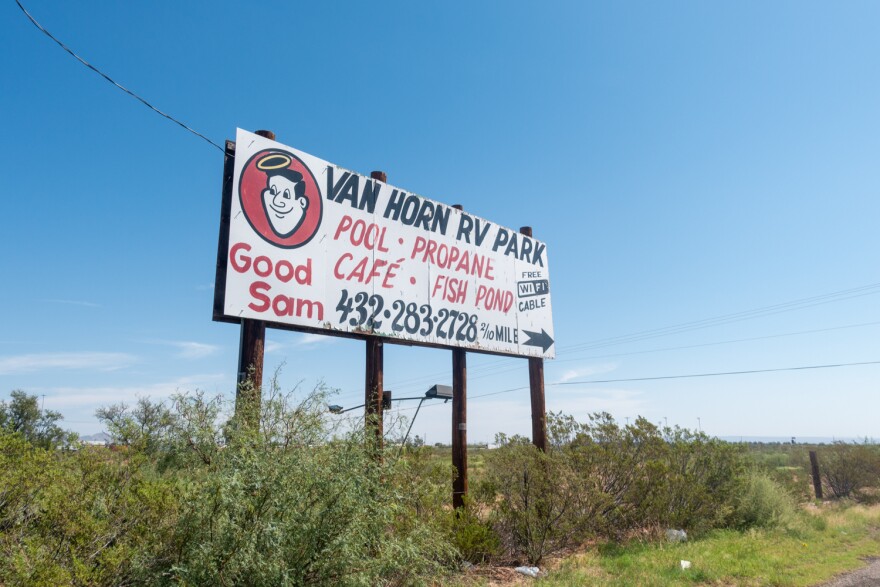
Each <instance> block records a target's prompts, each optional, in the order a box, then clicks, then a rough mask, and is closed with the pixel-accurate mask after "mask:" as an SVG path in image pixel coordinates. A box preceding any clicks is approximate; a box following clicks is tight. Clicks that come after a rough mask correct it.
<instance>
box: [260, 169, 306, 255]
mask: <svg viewBox="0 0 880 587" xmlns="http://www.w3.org/2000/svg"><path fill="white" fill-rule="evenodd" d="M281 158H283V162H282V163H284V164H286V163H288V162H289V161H290V159H288V158H287V157H284V156H281V155H270V156H269V157H266V158H265V159H264V160H263V161H261V163H264V162H265V163H267V164H271V162H272V161H274V160H275V159H281ZM264 167H267V169H266V172H267V177H266V189H264V190H263V193H262V196H263V210H264V211H265V212H266V217H267V218H268V219H269V223H270V224H271V226H272V231H273V232H274V233H275V234H276V235H278V236H279V237H280V238H287V237H289V236H290V235H292V234H293V233H294V232H296V229H297V228H299V227H300V225H301V224H302V222H303V220H304V219H305V217H306V208H308V207H309V200H308V198H306V195H305V191H306V184H305V182H303V176H302V174H301V173H300V172H298V171H295V170H293V169H288V168H287V167H280V166H279V167H275V168H273V167H271V166H270V165H264Z"/></svg>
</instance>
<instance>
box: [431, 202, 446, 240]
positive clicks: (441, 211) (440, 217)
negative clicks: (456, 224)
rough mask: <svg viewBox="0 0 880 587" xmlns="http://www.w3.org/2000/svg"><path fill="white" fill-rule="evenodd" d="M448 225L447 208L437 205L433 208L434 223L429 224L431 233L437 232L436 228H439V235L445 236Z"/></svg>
mask: <svg viewBox="0 0 880 587" xmlns="http://www.w3.org/2000/svg"><path fill="white" fill-rule="evenodd" d="M448 225H449V208H447V207H446V206H441V205H439V204H438V205H437V207H435V208H434V223H433V224H431V231H433V232H437V228H440V234H443V235H445V234H446V228H447V226H448Z"/></svg>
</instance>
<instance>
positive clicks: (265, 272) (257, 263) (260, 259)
mask: <svg viewBox="0 0 880 587" xmlns="http://www.w3.org/2000/svg"><path fill="white" fill-rule="evenodd" d="M260 263H263V264H264V265H265V267H266V268H265V269H263V270H260ZM254 273H256V274H257V275H259V276H260V277H269V276H270V275H272V261H271V260H269V257H263V256H260V257H257V258H256V259H254Z"/></svg>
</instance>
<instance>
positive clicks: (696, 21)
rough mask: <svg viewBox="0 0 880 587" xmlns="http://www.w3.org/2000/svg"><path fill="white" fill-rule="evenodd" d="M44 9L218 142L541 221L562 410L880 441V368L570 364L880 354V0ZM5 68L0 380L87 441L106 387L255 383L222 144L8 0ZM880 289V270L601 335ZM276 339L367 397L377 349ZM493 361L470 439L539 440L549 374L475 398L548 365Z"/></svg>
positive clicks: (280, 348)
mask: <svg viewBox="0 0 880 587" xmlns="http://www.w3.org/2000/svg"><path fill="white" fill-rule="evenodd" d="M26 6H27V7H28V8H29V10H30V11H31V12H32V13H33V14H34V16H35V17H36V18H37V19H38V20H39V21H41V22H42V23H43V24H44V25H45V26H46V27H47V28H48V29H49V30H50V31H52V32H53V33H54V34H55V35H56V36H58V37H59V38H60V39H62V40H63V41H64V42H66V43H67V44H69V45H70V46H71V47H72V48H73V49H74V50H76V51H77V52H79V53H80V54H81V55H82V56H83V57H84V58H86V59H87V60H89V61H91V62H92V63H94V64H95V65H97V66H98V67H100V68H101V69H103V70H104V71H105V72H106V73H108V74H109V75H110V76H111V77H114V78H116V79H117V80H118V81H119V82H120V83H122V84H124V85H126V86H128V87H130V88H131V89H133V90H134V91H136V92H138V93H140V94H141V95H143V96H144V97H145V98H146V99H148V100H149V101H151V102H153V103H154V104H155V105H157V106H158V107H159V108H161V109H164V110H166V111H168V112H170V113H172V114H173V115H175V116H177V117H179V118H180V119H181V120H183V121H185V122H186V123H187V124H189V125H191V126H193V127H194V128H196V129H198V130H199V131H200V132H203V133H204V134H206V135H207V136H209V137H211V138H212V139H213V140H214V141H215V142H218V143H222V141H223V139H225V138H227V137H233V136H234V134H235V128H236V127H241V128H244V129H247V130H256V129H263V128H268V129H272V130H274V131H275V132H276V133H277V136H278V139H279V140H280V141H281V142H284V143H286V144H289V145H291V146H293V147H295V148H298V149H300V150H303V151H306V152H308V153H312V154H314V155H316V156H318V157H320V158H323V159H326V160H328V161H332V162H334V163H336V164H339V165H341V166H344V167H347V168H350V169H354V170H357V171H359V172H362V173H369V172H370V171H371V170H374V169H382V170H385V171H386V172H387V173H388V177H389V181H390V182H391V183H393V184H395V185H398V186H400V187H402V188H406V189H410V190H412V191H415V192H417V193H420V194H422V195H424V196H426V197H429V198H432V199H435V200H439V201H442V202H446V203H450V204H452V203H461V204H463V205H464V206H465V208H466V209H467V210H469V211H471V212H473V213H475V214H478V215H480V216H483V217H486V218H489V219H491V220H493V221H495V222H498V223H499V224H501V225H504V226H510V227H513V228H518V227H520V226H522V225H532V226H533V227H534V231H535V236H536V237H538V238H541V239H543V240H545V241H546V242H547V244H548V252H549V259H550V264H551V265H552V270H553V283H552V289H551V291H552V296H553V309H554V326H555V334H556V340H557V353H558V359H557V360H556V361H552V362H551V361H548V362H547V366H546V375H547V383H548V389H547V407H548V409H549V410H554V411H565V412H568V413H572V414H574V415H575V416H577V417H579V418H583V417H585V415H586V414H587V413H588V412H591V411H597V410H608V411H610V412H611V413H612V414H613V415H614V416H616V417H617V418H618V419H620V420H623V419H624V418H627V417H629V418H632V417H634V416H636V415H638V414H642V415H644V416H646V417H648V418H650V419H651V420H652V421H655V422H660V421H662V420H663V418H664V417H666V418H668V422H669V424H670V425H672V424H679V425H682V426H687V427H692V428H695V427H696V426H697V422H698V420H697V419H698V418H699V419H700V422H701V425H702V427H703V429H704V430H705V431H707V432H709V433H711V434H716V435H722V436H738V435H747V436H748V435H778V436H791V435H794V436H801V437H803V436H837V437H841V436H847V437H853V436H872V437H875V438H876V437H880V429H878V425H877V418H876V414H877V413H878V412H880V393H878V392H880V365H869V366H862V367H849V368H840V369H826V370H813V371H793V372H776V373H764V374H754V375H742V376H737V377H714V378H702V379H673V380H663V381H643V382H618V383H607V384H582V385H549V384H552V383H559V382H563V381H580V380H584V379H623V378H639V377H652V376H663V375H676V374H689V373H704V372H714V371H735V370H744V369H772V368H777V367H793V366H802V365H815V364H826V363H841V362H856V361H876V360H880V338H878V335H880V323H878V322H880V305H878V301H880V287H878V286H877V285H876V284H878V283H880V229H878V219H880V197H878V196H880V165H878V155H880V107H878V105H880V35H878V34H877V29H878V23H880V5H878V4H877V3H873V2H848V3H843V4H841V3H833V4H828V3H816V2H774V3H766V2H731V3H725V4H721V3H707V2H674V3H672V2H670V3H657V2H643V3H635V2H627V3H592V2H559V3H550V4H536V3H534V2H507V1H505V2H476V3H475V2H466V3H450V2H445V3H441V4H427V3H413V2H396V3H384V2H373V3H361V2H352V3H348V4H344V3H314V5H312V6H308V5H305V4H303V3H283V2H271V3H239V2H224V3H217V2H186V3H172V2H162V3H156V2H122V3H120V2H93V3H89V4H88V5H87V6H86V5H81V4H77V3H62V2H46V1H45V0H30V1H28V2H27V3H26ZM0 63H2V76H3V91H2V93H0V112H2V113H3V115H4V131H5V139H4V140H3V142H2V147H0V149H2V152H0V155H2V156H0V161H2V163H0V165H2V175H3V182H2V185H0V198H2V202H3V215H2V218H3V224H2V231H0V244H2V253H0V268H2V276H3V287H2V288H0V307H2V309H3V317H2V322H0V324H2V327H0V395H2V396H5V395H6V394H7V393H8V392H9V391H11V390H12V389H23V390H25V391H28V392H30V393H33V394H38V395H43V394H45V406H46V408H47V409H48V408H51V409H56V410H59V411H61V412H62V413H63V414H65V416H66V418H67V421H68V422H69V425H70V427H71V428H73V429H74V430H77V431H79V432H81V433H86V434H87V433H92V432H96V431H98V430H99V426H98V424H97V422H96V421H95V420H94V417H93V414H94V410H95V408H96V407H98V406H100V405H105V404H107V403H111V402H115V401H127V402H131V401H133V400H134V399H135V398H136V397H137V396H138V395H141V396H144V395H149V396H151V397H154V398H158V397H165V396H167V395H168V394H170V393H172V392H173V391H174V390H176V389H179V390H181V391H184V390H193V389H195V388H200V389H204V390H206V391H208V392H212V393H214V392H216V393H224V394H227V395H228V396H230V397H231V396H232V394H233V391H234V381H235V364H236V356H237V352H238V336H239V329H238V327H236V326H232V325H228V324H220V323H215V322H212V321H211V310H212V296H213V292H212V286H213V280H214V265H215V259H216V249H217V233H218V226H219V207H220V179H221V171H222V156H221V154H220V153H219V152H218V151H217V150H216V149H214V148H213V147H211V146H210V145H208V144H207V143H206V142H204V141H202V140H201V139H199V138H197V137H194V136H193V135H190V134H188V133H186V132H185V131H183V130H181V129H180V128H179V127H177V126H176V125H174V124H172V123H170V122H168V121H167V120H164V119H162V118H160V117H159V116H157V115H156V114H154V113H153V112H150V111H149V110H147V109H146V108H144V107H143V106H142V105H140V104H139V103H137V102H136V101H134V100H133V99H132V98H130V97H129V96H126V95H124V94H123V93H122V92H120V91H118V90H117V89H115V88H113V87H112V86H110V85H109V84H108V83H106V82H105V81H104V80H102V79H101V78H100V77H98V76H97V75H96V74H94V73H93V72H91V71H89V70H87V69H86V68H85V67H83V66H82V65H80V64H79V63H77V62H76V61H74V60H73V59H72V58H71V57H70V56H69V55H67V54H66V53H64V52H63V51H62V50H61V49H60V48H59V47H58V46H56V45H55V44H54V43H52V42H51V41H50V40H49V39H48V38H47V37H45V36H43V35H42V34H41V33H40V32H39V31H38V30H37V29H36V28H34V27H33V26H32V25H31V24H30V23H29V22H28V21H27V20H26V19H25V17H24V15H23V14H22V13H21V12H20V11H19V9H18V8H17V6H16V5H15V3H14V2H12V1H11V0H8V1H6V2H3V3H2V6H0ZM862 286H874V287H867V288H865V289H862V290H859V291H854V292H853V293H852V294H849V295H840V296H834V297H827V298H821V299H817V301H822V302H827V303H821V304H802V305H801V306H781V307H780V308H779V309H786V310H788V311H785V312H777V313H768V312H764V313H761V314H759V315H756V316H752V317H750V318H749V319H741V320H737V321H720V323H719V322H714V323H708V324H709V325H707V326H706V327H704V328H699V329H685V330H683V331H677V332H675V333H674V334H667V335H664V336H657V337H653V338H644V337H636V338H635V339H625V340H626V342H621V343H619V344H613V345H612V344H608V343H607V342H605V343H600V344H593V343H595V342H596V341H607V339H610V338H612V337H621V336H626V335H630V334H632V333H639V332H643V331H647V330H652V329H658V328H663V327H667V326H672V325H679V324H684V323H691V322H694V321H699V320H703V319H707V318H713V317H717V316H722V315H728V314H734V313H738V312H745V311H748V310H752V309H756V308H765V307H769V306H774V305H777V304H786V303H788V302H792V301H794V300H800V299H805V298H811V297H816V296H823V295H825V294H830V293H834V292H841V291H845V290H853V289H854V288H859V287H862ZM856 294H858V295H856ZM843 326H847V328H840V327H843ZM829 329H833V330H829ZM817 330H823V332H814V331H817ZM804 331H813V332H809V333H803V332H804ZM798 332H800V333H801V334H791V333H798ZM781 334H786V335H787V336H775V335H781ZM789 334H790V335H789ZM771 336H772V338H766V337H771ZM758 337H765V338H761V339H759V340H754V339H756V338H758ZM741 339H752V340H746V341H742V340H741ZM734 340H740V342H729V341H734ZM268 343H269V352H268V353H267V355H266V368H267V371H271V370H272V369H274V368H275V367H276V366H278V365H280V364H282V363H286V365H285V367H284V369H283V371H282V374H281V382H282V385H283V386H284V387H285V388H288V387H292V386H293V385H295V384H296V383H297V382H298V381H302V382H303V385H305V386H307V387H308V386H311V385H314V384H315V382H316V381H319V380H323V381H325V382H326V384H327V385H329V386H331V387H334V388H338V389H339V390H340V392H339V396H338V397H337V399H336V401H337V403H340V404H342V405H347V406H348V405H355V404H357V403H361V402H362V398H363V380H364V379H363V363H364V344H363V343H362V342H357V341H351V340H342V339H327V338H323V337H315V336H304V335H300V334H295V333H289V332H277V331H270V332H269V335H268ZM707 343H723V344H707ZM695 345H704V346H695ZM671 347H692V348H676V349H674V350H671ZM659 349H667V350H659ZM643 351H650V352H643ZM450 355H451V353H449V352H446V351H439V350H426V349H416V348H407V347H394V346H389V347H387V350H386V358H385V363H386V365H385V367H386V368H385V379H386V388H388V389H392V390H393V391H394V392H395V394H397V395H398V396H402V395H418V394H420V393H421V392H422V391H424V389H425V388H427V387H428V386H429V385H430V384H432V383H435V382H436V383H449V382H450V379H451V376H450V363H451V357H450ZM468 360H469V363H468V366H469V372H470V376H471V379H470V382H469V394H470V395H471V397H472V399H471V400H470V401H469V440H471V441H483V440H486V439H489V438H491V437H492V436H493V435H494V433H495V432H498V431H503V432H507V433H522V434H528V433H529V430H530V425H529V402H528V392H527V391H517V392H511V393H506V394H500V395H495V396H490V397H486V398H482V399H481V398H477V397H475V396H477V395H481V394H487V393H491V392H495V391H500V390H504V389H509V388H512V387H517V386H522V385H527V383H528V379H527V368H526V362H525V361H523V360H511V359H498V358H497V357H487V356H480V355H473V354H471V355H469V359H468ZM406 413H407V414H411V413H412V412H411V411H410V412H406ZM450 414H451V410H450V406H449V405H445V406H443V405H438V406H435V407H431V408H425V409H423V411H422V413H421V414H420V415H419V418H418V420H417V421H416V425H415V428H414V431H415V433H419V434H427V436H428V440H429V442H435V441H448V439H449V437H450V433H449V430H450V428H451V425H450Z"/></svg>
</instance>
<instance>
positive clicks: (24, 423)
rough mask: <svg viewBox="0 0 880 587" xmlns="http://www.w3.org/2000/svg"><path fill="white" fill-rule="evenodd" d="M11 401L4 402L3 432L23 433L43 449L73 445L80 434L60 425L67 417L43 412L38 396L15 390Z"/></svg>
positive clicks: (0, 413)
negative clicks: (77, 434)
mask: <svg viewBox="0 0 880 587" xmlns="http://www.w3.org/2000/svg"><path fill="white" fill-rule="evenodd" d="M9 395H10V398H9V401H8V402H5V401H0V432H5V433H7V434H20V435H21V436H22V437H23V438H24V439H25V440H27V441H28V442H30V443H31V444H33V445H34V446H39V447H41V448H59V447H66V446H69V445H70V444H71V443H73V442H74V441H75V440H76V434H74V433H72V432H68V431H66V430H64V429H63V428H61V426H59V425H58V422H60V421H61V420H63V419H64V417H63V416H62V415H61V414H60V413H58V412H53V411H52V410H43V409H40V407H39V403H38V401H37V396H35V395H29V394H27V393H25V392H23V391H21V390H20V389H16V390H13V391H12V392H11V393H10V394H9Z"/></svg>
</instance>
